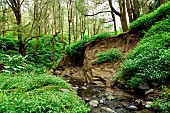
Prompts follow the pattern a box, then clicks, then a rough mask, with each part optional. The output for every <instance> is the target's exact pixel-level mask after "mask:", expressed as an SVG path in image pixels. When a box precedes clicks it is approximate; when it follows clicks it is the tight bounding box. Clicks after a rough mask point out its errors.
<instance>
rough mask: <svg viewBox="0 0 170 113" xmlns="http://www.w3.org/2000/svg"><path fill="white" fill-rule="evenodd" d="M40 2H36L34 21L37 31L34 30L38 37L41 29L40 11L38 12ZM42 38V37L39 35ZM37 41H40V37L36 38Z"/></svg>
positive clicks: (36, 0)
mask: <svg viewBox="0 0 170 113" xmlns="http://www.w3.org/2000/svg"><path fill="white" fill-rule="evenodd" d="M38 1H39V0H34V20H35V30H34V35H35V36H38V35H39V34H40V29H39V27H40V26H39V24H38V22H39V11H38V4H39V3H38ZM39 36H40V35H39ZM36 39H37V40H38V39H39V37H36Z"/></svg>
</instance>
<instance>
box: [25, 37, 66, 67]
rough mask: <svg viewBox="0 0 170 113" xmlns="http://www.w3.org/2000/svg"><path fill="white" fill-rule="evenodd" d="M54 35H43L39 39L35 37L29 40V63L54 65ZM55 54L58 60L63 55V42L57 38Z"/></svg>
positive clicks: (27, 50)
mask: <svg viewBox="0 0 170 113" xmlns="http://www.w3.org/2000/svg"><path fill="white" fill-rule="evenodd" d="M51 41H52V35H47V36H43V37H41V38H40V39H39V40H38V41H37V40H36V39H33V40H31V41H30V42H29V44H28V47H27V49H26V54H27V55H28V57H27V63H29V64H32V65H34V63H35V64H36V65H41V66H47V67H51V66H52V42H51ZM55 42H56V43H55V46H54V49H55V56H56V60H58V59H60V58H61V56H62V54H63V53H62V49H63V46H62V44H61V43H60V42H59V41H58V39H57V38H55Z"/></svg>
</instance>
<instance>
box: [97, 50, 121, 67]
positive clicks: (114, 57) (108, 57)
mask: <svg viewBox="0 0 170 113" xmlns="http://www.w3.org/2000/svg"><path fill="white" fill-rule="evenodd" d="M96 57H97V58H98V59H97V61H96V62H97V63H98V64H102V63H104V62H111V61H119V60H121V59H122V53H121V51H120V50H119V49H116V48H113V49H111V50H108V51H106V52H101V53H99V54H97V55H96Z"/></svg>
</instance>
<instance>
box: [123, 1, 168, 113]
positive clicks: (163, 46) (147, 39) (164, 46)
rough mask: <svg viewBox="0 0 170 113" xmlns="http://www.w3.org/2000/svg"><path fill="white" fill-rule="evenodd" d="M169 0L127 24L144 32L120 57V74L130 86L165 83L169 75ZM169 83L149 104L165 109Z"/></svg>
mask: <svg viewBox="0 0 170 113" xmlns="http://www.w3.org/2000/svg"><path fill="white" fill-rule="evenodd" d="M169 8H170V2H168V3H167V4H164V5H162V6H160V7H159V8H158V9H157V10H155V11H154V12H152V13H149V14H145V15H144V16H142V17H140V18H139V19H137V20H136V21H134V22H133V23H132V24H131V25H130V28H131V29H139V30H141V31H142V32H143V30H144V32H145V35H144V37H143V38H142V40H141V41H140V42H139V43H138V44H137V47H136V48H134V49H133V50H131V51H130V52H129V53H128V55H127V57H126V60H125V61H124V63H123V65H122V67H121V70H120V75H121V76H122V78H123V79H124V80H125V81H127V82H125V83H126V84H127V85H128V86H129V87H130V88H134V89H135V88H138V86H139V84H148V85H149V86H150V87H152V88H156V87H157V88H158V87H159V88H161V87H162V86H163V85H165V86H166V85H167V84H168V83H169V79H170V33H169V32H170V23H169V21H170V17H169V15H170V14H169V13H168V12H167V10H169ZM168 92H169V86H167V87H166V88H163V91H162V96H160V97H157V98H156V99H155V101H154V104H153V106H154V107H157V108H158V109H160V110H161V111H162V112H163V113H169V102H170V100H169V93H168Z"/></svg>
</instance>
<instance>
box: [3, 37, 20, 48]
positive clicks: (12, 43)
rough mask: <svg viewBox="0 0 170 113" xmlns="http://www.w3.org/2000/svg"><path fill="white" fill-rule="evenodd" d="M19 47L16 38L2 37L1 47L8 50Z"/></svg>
mask: <svg viewBox="0 0 170 113" xmlns="http://www.w3.org/2000/svg"><path fill="white" fill-rule="evenodd" d="M17 48H18V45H17V40H16V39H13V38H3V37H0V49H3V50H4V51H7V50H17Z"/></svg>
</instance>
